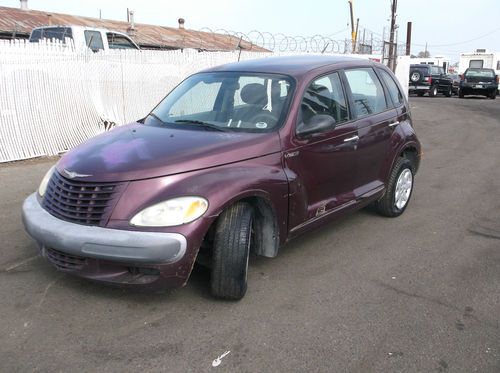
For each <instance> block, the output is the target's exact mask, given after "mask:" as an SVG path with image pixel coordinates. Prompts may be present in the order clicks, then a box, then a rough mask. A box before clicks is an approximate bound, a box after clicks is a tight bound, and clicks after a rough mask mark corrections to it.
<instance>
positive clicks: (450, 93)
mask: <svg viewBox="0 0 500 373" xmlns="http://www.w3.org/2000/svg"><path fill="white" fill-rule="evenodd" d="M452 94H453V87H452V86H451V85H450V86H449V87H448V90H447V91H446V93H445V96H446V97H451V95H452Z"/></svg>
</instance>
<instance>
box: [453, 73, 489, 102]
mask: <svg viewBox="0 0 500 373" xmlns="http://www.w3.org/2000/svg"><path fill="white" fill-rule="evenodd" d="M497 90H498V75H495V70H493V69H479V68H471V67H470V68H468V69H467V70H465V72H464V74H463V76H462V79H461V81H460V88H459V91H458V97H460V98H464V97H465V96H466V95H481V96H486V97H489V98H491V99H493V100H494V99H495V98H496V97H497Z"/></svg>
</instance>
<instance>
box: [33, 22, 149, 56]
mask: <svg viewBox="0 0 500 373" xmlns="http://www.w3.org/2000/svg"><path fill="white" fill-rule="evenodd" d="M44 39H47V40H58V41H60V42H62V43H68V42H72V43H73V45H74V47H75V49H76V50H85V49H86V48H88V49H90V50H92V51H94V52H98V51H100V50H110V49H140V48H139V47H138V46H137V44H136V43H134V41H133V40H132V39H131V38H130V37H129V36H128V35H127V34H124V33H121V32H118V31H111V30H107V29H102V28H94V27H86V26H71V25H68V26H43V27H37V28H34V29H33V30H32V31H31V34H30V38H29V41H30V42H34V43H36V42H39V41H40V40H44Z"/></svg>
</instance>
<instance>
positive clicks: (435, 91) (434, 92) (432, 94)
mask: <svg viewBox="0 0 500 373" xmlns="http://www.w3.org/2000/svg"><path fill="white" fill-rule="evenodd" d="M437 94H438V87H436V86H435V85H433V86H432V87H431V89H430V90H429V97H436V96H437Z"/></svg>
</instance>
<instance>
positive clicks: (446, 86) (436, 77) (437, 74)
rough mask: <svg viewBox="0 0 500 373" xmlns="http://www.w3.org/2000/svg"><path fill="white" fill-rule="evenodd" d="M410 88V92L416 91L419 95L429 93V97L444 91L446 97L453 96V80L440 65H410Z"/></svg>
mask: <svg viewBox="0 0 500 373" xmlns="http://www.w3.org/2000/svg"><path fill="white" fill-rule="evenodd" d="M408 90H409V93H416V94H417V95H419V96H423V95H424V94H426V93H429V97H434V96H436V95H437V94H438V93H444V94H445V95H446V97H451V95H452V93H453V81H452V79H451V78H450V77H449V76H448V75H446V73H445V72H444V69H443V68H442V67H440V66H434V65H410V84H409V89H408Z"/></svg>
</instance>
